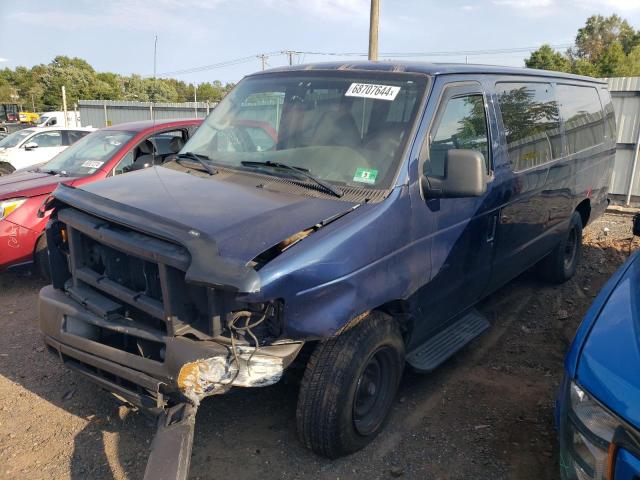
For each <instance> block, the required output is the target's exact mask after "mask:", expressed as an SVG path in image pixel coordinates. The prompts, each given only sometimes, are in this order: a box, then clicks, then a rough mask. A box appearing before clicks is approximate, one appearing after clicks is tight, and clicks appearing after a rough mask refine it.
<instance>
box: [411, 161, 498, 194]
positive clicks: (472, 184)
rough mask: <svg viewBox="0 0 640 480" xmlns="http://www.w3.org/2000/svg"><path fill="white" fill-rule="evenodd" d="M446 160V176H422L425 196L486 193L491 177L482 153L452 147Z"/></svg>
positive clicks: (421, 181) (421, 182)
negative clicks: (488, 174)
mask: <svg viewBox="0 0 640 480" xmlns="http://www.w3.org/2000/svg"><path fill="white" fill-rule="evenodd" d="M444 162H445V163H444V171H445V176H444V177H428V176H426V175H422V177H421V178H420V186H421V188H422V192H423V194H424V196H425V198H460V197H480V196H482V195H484V194H485V193H486V191H487V181H488V180H489V178H488V176H487V166H486V163H485V160H484V155H482V153H480V152H478V151H476V150H467V149H464V150H462V149H451V150H449V151H447V156H446V157H445V160H444Z"/></svg>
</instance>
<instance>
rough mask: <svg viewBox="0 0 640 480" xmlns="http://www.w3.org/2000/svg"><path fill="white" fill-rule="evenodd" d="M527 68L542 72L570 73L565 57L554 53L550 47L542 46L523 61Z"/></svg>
mask: <svg viewBox="0 0 640 480" xmlns="http://www.w3.org/2000/svg"><path fill="white" fill-rule="evenodd" d="M524 63H525V65H526V66H527V67H528V68H539V69H542V70H554V71H557V72H570V71H571V61H570V60H569V59H568V58H567V56H566V55H563V54H562V53H560V52H557V51H555V50H554V49H553V48H551V46H550V45H547V44H545V45H542V46H541V47H540V48H539V49H538V50H536V51H535V52H533V53H531V56H530V57H529V58H528V59H526V60H525V61H524Z"/></svg>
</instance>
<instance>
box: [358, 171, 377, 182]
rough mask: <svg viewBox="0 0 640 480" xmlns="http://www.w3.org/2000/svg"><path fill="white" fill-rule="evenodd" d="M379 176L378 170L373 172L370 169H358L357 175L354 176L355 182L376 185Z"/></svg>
mask: <svg viewBox="0 0 640 480" xmlns="http://www.w3.org/2000/svg"><path fill="white" fill-rule="evenodd" d="M377 176H378V170H373V169H370V168H358V169H357V170H356V174H355V175H354V176H353V181H354V182H360V183H369V184H374V183H376V177H377Z"/></svg>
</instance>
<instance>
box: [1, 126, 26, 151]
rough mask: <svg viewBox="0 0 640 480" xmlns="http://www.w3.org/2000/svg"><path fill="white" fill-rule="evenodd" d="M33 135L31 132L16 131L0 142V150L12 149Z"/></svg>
mask: <svg viewBox="0 0 640 480" xmlns="http://www.w3.org/2000/svg"><path fill="white" fill-rule="evenodd" d="M32 133H33V130H18V131H17V132H13V133H12V134H11V135H7V136H6V137H4V138H3V139H2V140H0V148H13V147H15V146H17V145H18V144H19V143H20V142H21V141H22V140H24V139H25V138H27V137H28V136H29V135H31V134H32Z"/></svg>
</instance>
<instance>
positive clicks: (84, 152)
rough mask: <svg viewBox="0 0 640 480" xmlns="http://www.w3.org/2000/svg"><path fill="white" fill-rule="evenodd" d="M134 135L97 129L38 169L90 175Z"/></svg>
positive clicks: (74, 174)
mask: <svg viewBox="0 0 640 480" xmlns="http://www.w3.org/2000/svg"><path fill="white" fill-rule="evenodd" d="M135 135H136V133H135V132H126V131H117V130H98V131H97V132H93V133H90V134H89V135H87V136H86V137H84V138H82V139H80V140H78V141H77V142H76V143H74V144H73V145H71V146H70V147H69V148H67V149H66V150H63V151H62V153H60V154H58V155H57V156H56V157H54V158H53V160H50V161H49V162H47V163H45V164H44V165H42V166H41V167H40V170H42V171H52V172H54V173H63V174H67V175H72V176H82V175H91V174H92V173H94V172H95V171H96V170H97V169H99V168H100V167H102V165H103V164H104V163H106V162H108V161H109V160H110V159H111V158H112V157H113V155H115V154H116V153H117V152H118V151H119V150H120V148H122V146H123V145H124V144H126V143H127V142H128V141H129V140H131V139H132V138H133V137H134V136H135Z"/></svg>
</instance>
